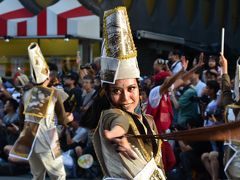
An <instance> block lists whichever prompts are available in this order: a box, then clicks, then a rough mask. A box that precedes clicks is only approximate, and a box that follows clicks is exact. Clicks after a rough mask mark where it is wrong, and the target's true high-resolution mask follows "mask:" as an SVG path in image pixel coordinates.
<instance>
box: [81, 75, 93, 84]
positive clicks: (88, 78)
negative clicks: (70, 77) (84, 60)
mask: <svg viewBox="0 0 240 180" xmlns="http://www.w3.org/2000/svg"><path fill="white" fill-rule="evenodd" d="M83 80H90V81H91V83H94V78H93V77H92V76H91V75H85V76H84V77H83Z"/></svg>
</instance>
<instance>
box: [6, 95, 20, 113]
mask: <svg viewBox="0 0 240 180" xmlns="http://www.w3.org/2000/svg"><path fill="white" fill-rule="evenodd" d="M7 101H9V103H10V105H11V106H12V107H13V109H14V110H15V111H16V110H17V108H18V105H19V104H18V102H17V101H16V100H15V99H12V98H11V99H8V100H7Z"/></svg>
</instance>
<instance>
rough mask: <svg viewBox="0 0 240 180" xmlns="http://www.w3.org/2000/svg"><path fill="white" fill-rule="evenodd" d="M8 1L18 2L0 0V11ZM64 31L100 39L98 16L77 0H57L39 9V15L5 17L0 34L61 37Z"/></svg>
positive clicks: (66, 33)
mask: <svg viewBox="0 0 240 180" xmlns="http://www.w3.org/2000/svg"><path fill="white" fill-rule="evenodd" d="M7 1H8V2H11V1H16V2H18V0H11V1H9V0H4V1H3V2H2V3H0V12H2V11H1V5H2V4H3V3H6V2H7ZM18 3H19V2H18ZM11 6H12V3H11ZM10 12H11V10H10ZM8 13H9V11H8ZM11 13H13V14H14V11H13V12H11ZM0 18H1V15H0ZM21 18H22V17H21ZM1 23H2V22H1V20H0V27H1ZM14 27H15V28H14ZM65 35H70V36H73V37H82V38H90V39H99V37H100V20H99V17H98V16H96V15H94V14H92V12H91V11H89V10H87V9H86V8H85V7H83V6H82V5H81V4H80V3H79V2H78V0H60V1H58V2H57V3H56V4H54V5H52V6H49V7H47V8H46V9H44V10H43V11H41V12H40V13H39V14H38V15H35V16H32V15H29V16H28V18H22V19H19V17H18V19H17V18H16V19H15V18H11V19H7V31H5V32H4V33H2V34H0V36H11V37H26V38H27V37H31V38H33V37H46V38H48V37H49V38H51V37H64V36H65Z"/></svg>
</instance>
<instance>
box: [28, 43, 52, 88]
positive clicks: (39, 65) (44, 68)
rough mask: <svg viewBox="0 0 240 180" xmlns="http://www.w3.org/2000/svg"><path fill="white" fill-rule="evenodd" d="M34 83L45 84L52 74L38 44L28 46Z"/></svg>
mask: <svg viewBox="0 0 240 180" xmlns="http://www.w3.org/2000/svg"><path fill="white" fill-rule="evenodd" d="M28 55H29V58H30V69H31V76H32V81H33V83H35V84H41V83H43V82H44V81H45V80H46V79H47V78H48V77H49V74H50V70H49V67H48V65H47V63H46V61H45V59H44V57H43V55H42V52H41V50H40V48H39V46H38V44H37V43H31V44H30V45H29V46H28Z"/></svg>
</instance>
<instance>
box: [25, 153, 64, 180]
mask: <svg viewBox="0 0 240 180" xmlns="http://www.w3.org/2000/svg"><path fill="white" fill-rule="evenodd" d="M29 164H30V168H31V173H32V175H33V180H44V179H45V175H46V172H47V173H48V175H49V177H50V179H51V180H65V179H66V173H65V169H64V165H63V160H62V156H60V157H58V158H56V159H53V156H52V153H51V152H47V153H35V152H34V151H33V152H32V154H31V157H30V158H29Z"/></svg>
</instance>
